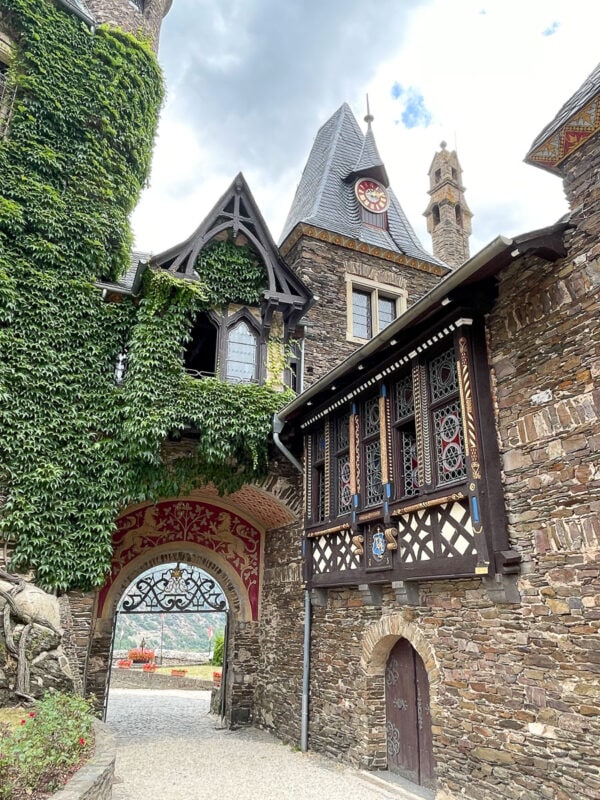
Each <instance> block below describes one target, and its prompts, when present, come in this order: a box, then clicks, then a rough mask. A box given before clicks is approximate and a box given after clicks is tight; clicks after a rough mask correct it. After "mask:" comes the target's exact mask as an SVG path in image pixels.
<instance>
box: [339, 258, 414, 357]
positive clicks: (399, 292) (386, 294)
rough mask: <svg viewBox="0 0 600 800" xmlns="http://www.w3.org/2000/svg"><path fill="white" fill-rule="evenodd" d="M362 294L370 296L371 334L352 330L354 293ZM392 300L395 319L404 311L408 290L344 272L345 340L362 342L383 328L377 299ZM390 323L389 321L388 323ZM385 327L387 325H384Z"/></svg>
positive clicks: (371, 337) (368, 339)
mask: <svg viewBox="0 0 600 800" xmlns="http://www.w3.org/2000/svg"><path fill="white" fill-rule="evenodd" d="M355 292H356V293H357V294H364V295H368V296H369V297H370V300H371V303H370V315H371V336H368V337H364V336H357V335H356V334H355V332H354V305H353V301H354V293H355ZM380 298H381V299H383V300H392V301H393V302H394V307H395V317H394V319H397V318H398V317H399V316H400V315H401V314H403V313H404V312H405V311H406V308H407V302H408V292H407V291H406V289H405V288H404V287H402V286H394V285H392V284H389V283H381V282H379V281H374V280H371V279H370V278H363V277H360V276H358V275H350V274H346V341H348V342H356V343H357V344H364V343H365V342H368V341H370V340H371V339H373V338H374V337H375V336H377V335H378V334H379V333H381V331H382V330H385V328H380V322H379V299H380ZM392 322H393V320H392ZM389 324H391V323H389ZM385 327H387V325H386V326H385Z"/></svg>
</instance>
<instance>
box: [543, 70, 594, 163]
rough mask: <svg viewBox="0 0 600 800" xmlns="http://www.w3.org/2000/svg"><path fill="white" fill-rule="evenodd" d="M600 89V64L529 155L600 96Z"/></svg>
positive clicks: (562, 109) (546, 129)
mask: <svg viewBox="0 0 600 800" xmlns="http://www.w3.org/2000/svg"><path fill="white" fill-rule="evenodd" d="M599 88H600V64H598V66H597V67H596V69H595V70H594V71H593V72H592V73H591V74H590V75H589V76H588V77H587V78H586V79H585V81H584V82H583V84H582V85H581V86H580V87H579V89H578V90H577V91H576V92H575V94H574V95H573V96H572V97H571V98H569V100H567V102H566V103H565V104H564V106H563V107H562V108H561V109H560V111H559V112H558V114H557V115H556V116H555V117H554V119H553V120H552V122H550V123H549V124H548V125H546V127H545V128H544V130H543V131H542V132H541V133H540V134H539V136H538V137H537V138H536V139H535V141H534V142H533V144H532V145H531V147H530V148H529V153H528V155H529V154H531V153H532V152H533V151H534V150H535V149H536V148H538V147H539V146H540V145H541V144H542V142H544V141H545V140H546V139H548V138H549V137H550V136H552V134H554V133H556V132H557V131H558V130H559V129H560V128H562V126H563V125H564V124H565V122H567V121H568V120H569V119H570V118H571V117H572V116H573V115H574V114H576V113H577V112H578V111H580V110H581V109H582V108H583V107H584V106H585V104H586V103H587V102H588V101H589V100H591V99H592V98H593V97H594V95H596V94H598V89H599Z"/></svg>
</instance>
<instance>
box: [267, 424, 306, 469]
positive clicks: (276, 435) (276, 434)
mask: <svg viewBox="0 0 600 800" xmlns="http://www.w3.org/2000/svg"><path fill="white" fill-rule="evenodd" d="M284 425H285V423H284V421H283V420H282V419H280V418H279V415H278V414H273V441H274V442H275V446H276V447H277V449H278V450H281V452H282V453H283V455H284V456H285V457H286V458H287V460H288V461H289V462H290V464H293V465H294V466H295V467H296V469H297V470H298V472H300V473H302V472H303V471H304V470H303V469H302V464H301V463H300V462H299V461H298V459H297V458H296V457H295V456H294V455H293V454H292V453H290V451H289V450H288V449H287V447H286V446H285V445H284V443H283V442H282V441H281V439H280V434H281V431H282V430H283V426H284Z"/></svg>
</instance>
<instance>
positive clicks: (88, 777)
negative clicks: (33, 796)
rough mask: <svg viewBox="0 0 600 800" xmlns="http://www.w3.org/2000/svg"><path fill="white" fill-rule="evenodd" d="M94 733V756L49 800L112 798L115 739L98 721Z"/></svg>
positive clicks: (105, 799)
mask: <svg viewBox="0 0 600 800" xmlns="http://www.w3.org/2000/svg"><path fill="white" fill-rule="evenodd" d="M94 733H95V736H96V748H95V751H94V755H93V756H92V758H91V759H90V760H89V761H88V762H87V763H86V764H85V766H83V767H82V768H81V769H80V770H79V771H78V772H76V773H75V775H74V776H73V777H72V778H71V780H70V781H69V782H68V783H67V785H66V786H65V787H64V789H61V790H60V791H59V792H57V793H56V794H53V795H52V797H51V799H50V800H110V798H111V797H112V784H113V778H114V774H115V758H116V754H117V743H116V739H115V737H114V735H113V734H112V733H111V732H110V731H109V729H108V728H107V727H106V725H104V724H103V723H102V722H99V721H98V720H95V721H94Z"/></svg>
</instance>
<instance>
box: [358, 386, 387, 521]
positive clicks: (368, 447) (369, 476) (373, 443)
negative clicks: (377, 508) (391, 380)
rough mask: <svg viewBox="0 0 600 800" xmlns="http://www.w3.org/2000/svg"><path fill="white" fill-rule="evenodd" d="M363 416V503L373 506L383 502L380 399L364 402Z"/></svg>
mask: <svg viewBox="0 0 600 800" xmlns="http://www.w3.org/2000/svg"><path fill="white" fill-rule="evenodd" d="M362 415H363V424H362V439H363V448H362V450H363V472H364V498H363V503H364V504H365V505H367V506H371V505H374V504H376V503H381V502H382V500H383V485H382V483H381V480H382V471H381V439H380V412H379V397H370V398H369V399H368V400H366V401H365V402H364V404H363V407H362Z"/></svg>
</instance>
